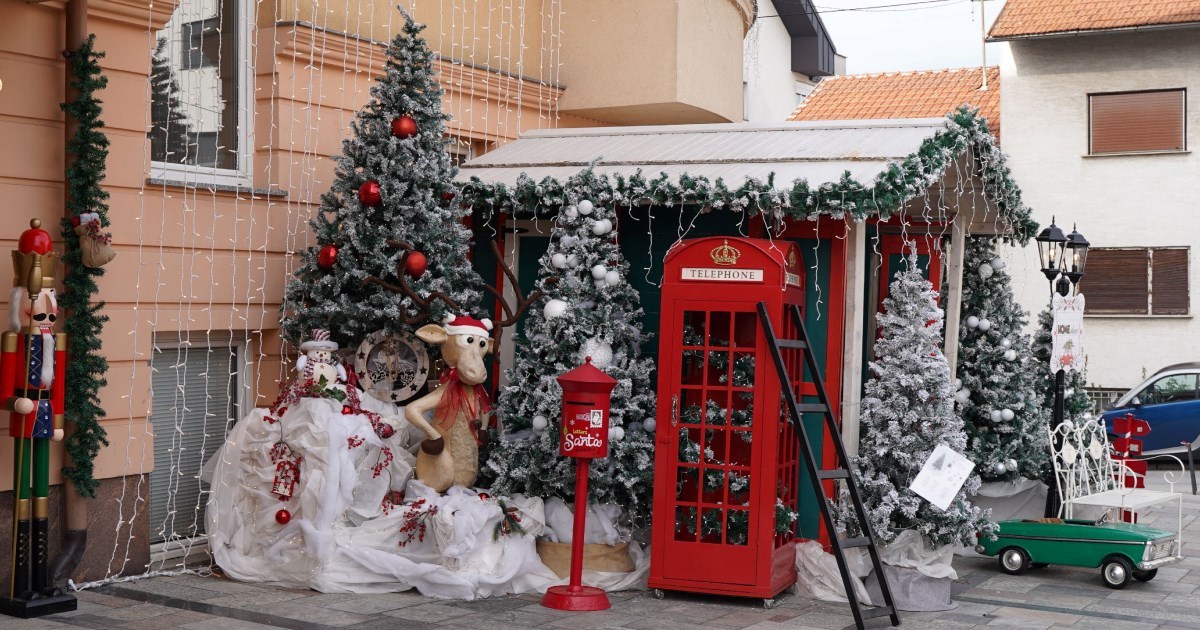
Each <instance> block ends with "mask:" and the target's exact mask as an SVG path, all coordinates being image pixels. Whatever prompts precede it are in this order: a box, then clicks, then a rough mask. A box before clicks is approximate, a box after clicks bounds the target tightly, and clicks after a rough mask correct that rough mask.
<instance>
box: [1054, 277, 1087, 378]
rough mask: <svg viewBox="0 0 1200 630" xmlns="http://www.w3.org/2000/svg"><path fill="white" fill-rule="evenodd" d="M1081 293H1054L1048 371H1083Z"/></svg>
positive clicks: (1084, 356) (1084, 358) (1084, 357)
mask: <svg viewBox="0 0 1200 630" xmlns="http://www.w3.org/2000/svg"><path fill="white" fill-rule="evenodd" d="M1083 304H1084V302H1083V294H1082V293H1077V294H1075V295H1072V296H1068V297H1063V296H1061V295H1058V294H1057V293H1056V294H1054V302H1053V306H1054V323H1053V324H1052V326H1051V329H1050V336H1051V338H1052V339H1053V351H1052V352H1051V354H1050V371H1051V372H1057V371H1059V370H1066V371H1067V372H1081V371H1083V364H1084V361H1085V360H1086V359H1087V357H1086V355H1084V353H1083Z"/></svg>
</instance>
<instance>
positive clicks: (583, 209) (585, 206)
mask: <svg viewBox="0 0 1200 630" xmlns="http://www.w3.org/2000/svg"><path fill="white" fill-rule="evenodd" d="M576 207H577V208H579V214H582V215H583V216H585V217H586V216H587V215H589V214H591V213H592V210H595V209H596V206H593V205H592V202H590V201H588V200H587V199H584V200H583V201H580V202H579V204H578V205H577V206H576Z"/></svg>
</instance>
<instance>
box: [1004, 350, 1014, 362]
mask: <svg viewBox="0 0 1200 630" xmlns="http://www.w3.org/2000/svg"><path fill="white" fill-rule="evenodd" d="M1004 360H1005V361H1016V360H1017V351H1016V350H1005V351H1004Z"/></svg>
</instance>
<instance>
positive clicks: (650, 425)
mask: <svg viewBox="0 0 1200 630" xmlns="http://www.w3.org/2000/svg"><path fill="white" fill-rule="evenodd" d="M642 428H643V429H645V430H646V431H647V432H649V433H654V430H655V429H657V428H658V420H655V419H654V418H646V421H645V422H643V423H642Z"/></svg>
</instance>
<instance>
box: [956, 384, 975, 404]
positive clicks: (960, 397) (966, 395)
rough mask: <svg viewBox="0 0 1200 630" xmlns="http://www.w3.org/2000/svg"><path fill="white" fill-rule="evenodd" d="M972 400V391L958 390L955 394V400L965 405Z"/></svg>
mask: <svg viewBox="0 0 1200 630" xmlns="http://www.w3.org/2000/svg"><path fill="white" fill-rule="evenodd" d="M970 399H971V390H969V389H967V388H965V387H964V388H962V389H960V390H958V391H957V392H954V400H957V401H958V402H960V403H965V402H967V401H968V400H970Z"/></svg>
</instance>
